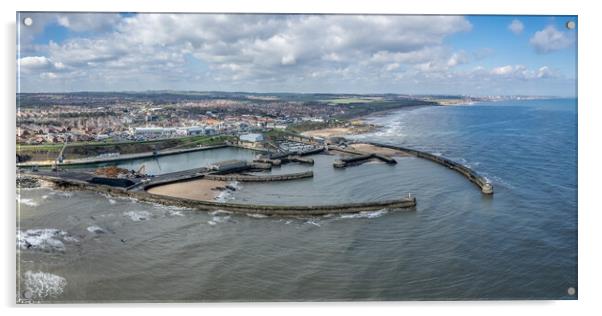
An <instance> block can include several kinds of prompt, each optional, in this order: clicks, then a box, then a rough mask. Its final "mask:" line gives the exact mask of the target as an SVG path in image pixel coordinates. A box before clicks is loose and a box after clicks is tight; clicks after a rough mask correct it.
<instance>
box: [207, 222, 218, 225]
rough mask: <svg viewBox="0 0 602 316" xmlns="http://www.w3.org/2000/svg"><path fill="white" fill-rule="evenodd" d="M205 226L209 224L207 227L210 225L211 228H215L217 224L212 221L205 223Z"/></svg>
mask: <svg viewBox="0 0 602 316" xmlns="http://www.w3.org/2000/svg"><path fill="white" fill-rule="evenodd" d="M207 224H209V225H211V226H215V225H217V223H216V222H214V221H208V222H207Z"/></svg>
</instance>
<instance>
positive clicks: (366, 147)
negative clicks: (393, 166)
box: [349, 144, 408, 156]
mask: <svg viewBox="0 0 602 316" xmlns="http://www.w3.org/2000/svg"><path fill="white" fill-rule="evenodd" d="M349 147H350V148H352V149H355V150H357V151H361V152H365V153H375V154H381V155H386V156H407V155H408V154H406V153H404V152H402V151H399V150H395V149H391V148H384V147H379V146H374V145H370V144H351V145H349Z"/></svg>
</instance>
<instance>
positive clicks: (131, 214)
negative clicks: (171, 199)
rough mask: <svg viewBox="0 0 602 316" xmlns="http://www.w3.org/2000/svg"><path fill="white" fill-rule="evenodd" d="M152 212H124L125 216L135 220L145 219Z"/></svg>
mask: <svg viewBox="0 0 602 316" xmlns="http://www.w3.org/2000/svg"><path fill="white" fill-rule="evenodd" d="M150 215H151V214H150V213H149V212H147V211H129V212H125V213H123V216H127V217H129V218H130V219H131V220H132V221H134V222H140V221H145V220H148V219H149V218H150Z"/></svg>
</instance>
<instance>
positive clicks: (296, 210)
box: [28, 174, 416, 216]
mask: <svg viewBox="0 0 602 316" xmlns="http://www.w3.org/2000/svg"><path fill="white" fill-rule="evenodd" d="M28 175H29V176H31V177H34V178H38V179H41V180H45V181H50V182H52V183H54V184H55V185H57V186H58V187H59V188H63V189H77V190H88V191H94V192H101V193H105V194H109V195H112V196H120V197H129V198H134V199H136V200H139V201H143V202H150V203H158V204H163V205H170V206H178V207H185V208H191V209H197V210H204V211H216V210H224V211H229V212H233V213H238V214H261V215H279V216H316V215H325V214H342V213H358V212H365V211H377V210H381V209H400V210H401V209H403V210H406V211H414V210H415V206H416V198H415V197H407V198H401V199H397V200H389V201H378V202H363V203H343V204H334V205H314V206H288V205H257V204H237V203H218V202H212V201H199V200H191V199H185V198H179V197H169V196H163V195H157V194H151V193H148V192H146V191H127V190H124V189H120V188H116V187H110V186H106V185H95V184H91V183H88V182H86V181H80V180H73V179H64V178H60V177H53V176H47V175H44V176H42V175H36V174H28Z"/></svg>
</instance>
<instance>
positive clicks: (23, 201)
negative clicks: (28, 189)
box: [17, 196, 38, 207]
mask: <svg viewBox="0 0 602 316" xmlns="http://www.w3.org/2000/svg"><path fill="white" fill-rule="evenodd" d="M17 202H18V203H20V204H24V205H27V206H31V207H36V206H38V203H37V202H35V201H34V200H32V199H24V198H21V197H20V196H17Z"/></svg>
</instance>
